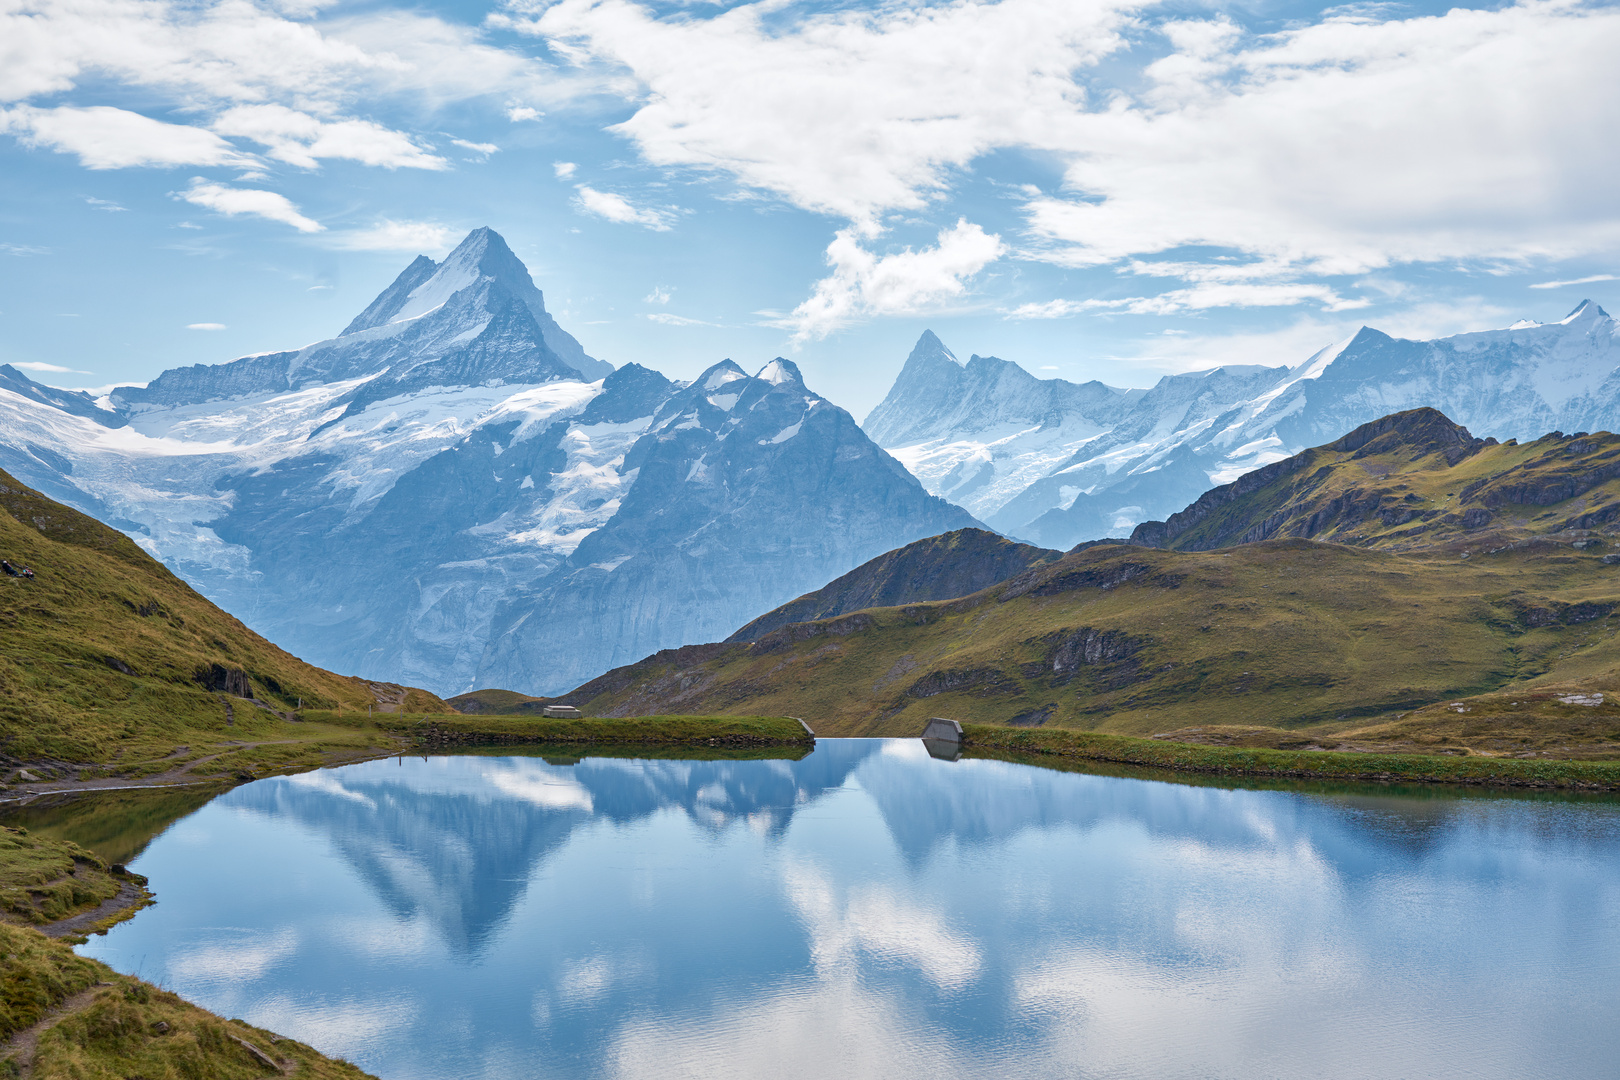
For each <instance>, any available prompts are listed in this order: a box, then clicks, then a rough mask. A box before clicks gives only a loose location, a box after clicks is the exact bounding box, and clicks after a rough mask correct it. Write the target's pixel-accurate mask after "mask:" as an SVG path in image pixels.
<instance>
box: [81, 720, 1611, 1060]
mask: <svg viewBox="0 0 1620 1080" xmlns="http://www.w3.org/2000/svg"><path fill="white" fill-rule="evenodd" d="M1617 856H1620V814H1617V813H1616V808H1615V806H1614V805H1612V804H1579V803H1559V802H1545V801H1543V802H1529V801H1504V800H1494V799H1478V798H1474V799H1449V798H1421V799H1412V798H1403V797H1398V796H1392V795H1387V794H1386V795H1379V794H1371V795H1368V794H1354V793H1349V794H1337V795H1330V796H1312V795H1301V794H1297V793H1291V792H1285V791H1252V790H1241V789H1233V788H1225V787H1218V786H1192V785H1185V784H1170V783H1162V782H1153V781H1144V780H1139V779H1129V778H1119V777H1110V776H1097V775H1086V774H1080V773H1064V772H1055V771H1051V770H1047V769H1039V768H1032V767H1030V766H1027V765H1022V764H1017V763H1009V762H1002V761H986V760H972V759H969V760H960V761H950V760H948V759H943V758H938V757H935V756H934V755H933V753H932V748H929V747H925V746H924V745H923V744H922V743H921V742H920V741H917V740H893V741H879V740H824V741H822V742H821V743H820V744H819V745H818V747H817V749H816V751H815V752H814V753H813V754H811V755H809V756H807V757H805V758H803V759H802V760H799V761H707V762H705V761H647V760H613V759H603V758H586V759H585V760H582V761H579V762H577V763H573V764H565V763H554V762H548V761H545V760H543V759H539V758H526V757H491V756H483V757H453V758H431V759H426V760H416V759H405V760H403V761H389V762H373V763H368V764H364V765H356V766H350V767H347V768H343V769H337V770H330V771H324V772H319V773H312V774H307V775H305V776H301V777H293V778H286V779H275V780H266V781H260V782H258V783H255V784H250V785H248V786H246V787H243V788H239V789H237V790H236V791H233V792H231V793H229V794H228V795H225V796H223V797H221V798H219V799H217V800H215V801H214V802H213V803H211V804H210V805H208V806H207V807H206V808H204V809H203V810H202V811H200V812H199V813H197V814H195V815H193V816H192V817H190V818H187V819H186V820H185V821H183V822H181V823H180V824H179V825H177V826H175V827H174V828H172V829H171V830H170V831H169V832H168V833H166V834H165V835H164V836H162V837H161V838H160V839H159V840H158V841H157V842H155V843H153V844H152V845H151V847H150V848H149V849H148V850H147V852H146V853H145V854H144V855H143V856H142V858H141V859H140V861H139V862H138V863H137V868H138V869H139V870H140V871H141V872H143V873H146V874H148V875H149V876H151V877H152V879H153V885H154V887H155V888H156V889H157V890H158V892H159V895H160V897H161V899H162V903H161V904H160V905H159V906H158V907H157V908H155V909H152V910H150V911H148V912H145V913H143V914H142V915H141V916H139V917H138V918H136V919H135V920H133V921H132V922H130V923H127V924H124V925H123V926H121V927H118V928H116V929H115V930H114V931H113V932H112V933H111V934H110V935H109V936H108V937H107V938H105V939H97V940H95V941H93V942H92V943H91V945H90V946H87V947H86V951H89V952H92V953H94V954H95V955H98V956H100V957H102V958H103V959H107V960H108V961H109V962H111V963H114V964H115V965H117V966H119V967H121V968H123V969H125V970H136V969H137V968H140V969H141V970H142V973H143V974H145V975H146V976H147V977H149V978H156V979H158V980H159V981H162V982H163V983H164V984H165V985H168V986H170V987H171V988H173V989H176V990H178V991H180V992H181V993H184V994H187V995H189V996H192V997H194V998H195V999H197V1000H199V1001H201V1002H203V1003H204V1004H207V1005H209V1006H210V1007H212V1008H215V1009H216V1010H218V1011H221V1012H224V1013H226V1014H227V1015H239V1016H243V1017H245V1018H247V1019H249V1020H251V1021H253V1022H254V1023H259V1024H263V1025H265V1026H268V1027H272V1028H279V1029H281V1030H284V1031H286V1032H287V1033H289V1034H293V1035H296V1036H298V1037H300V1038H303V1039H306V1040H308V1041H311V1042H313V1043H315V1044H316V1045H319V1046H321V1047H322V1048H324V1049H328V1050H330V1051H332V1052H334V1053H339V1054H343V1055H345V1056H349V1057H351V1058H352V1059H354V1060H356V1061H357V1063H359V1064H361V1065H362V1066H363V1067H365V1068H367V1069H369V1070H371V1071H373V1072H376V1073H378V1074H379V1075H381V1076H384V1077H387V1078H389V1080H394V1078H402V1080H403V1078H418V1077H421V1078H429V1077H433V1078H438V1077H466V1076H490V1077H530V1076H533V1077H551V1076H557V1077H585V1076H590V1077H595V1076H615V1077H619V1076H622V1077H642V1076H659V1077H666V1076H671V1075H673V1076H684V1075H691V1076H737V1077H757V1076H806V1077H812V1076H814V1077H824V1076H829V1075H839V1076H845V1075H847V1076H883V1077H895V1076H915V1075H925V1074H926V1075H929V1076H939V1077H956V1076H962V1077H967V1076H1009V1075H1010V1076H1093V1075H1095V1076H1105V1075H1106V1076H1144V1077H1146V1076H1151V1077H1176V1076H1188V1077H1194V1076H1196V1077H1207V1076H1234V1077H1249V1076H1259V1075H1266V1076H1328V1077H1336V1076H1343V1077H1361V1076H1503V1077H1507V1076H1512V1077H1523V1076H1568V1075H1590V1076H1596V1075H1601V1074H1603V1071H1604V1069H1605V1068H1606V1067H1607V1065H1606V1063H1607V1062H1609V1061H1612V1057H1613V1054H1614V1052H1615V1051H1616V1050H1617V1049H1620V1037H1617V1036H1616V1035H1615V1034H1614V1031H1613V1030H1612V1028H1613V1024H1612V1019H1613V1014H1614V1010H1615V1006H1616V1005H1617V1004H1620V1001H1617V995H1616V992H1615V991H1614V990H1613V989H1612V987H1611V979H1610V974H1611V972H1612V971H1613V970H1614V968H1615V964H1616V962H1617V961H1620V919H1617V918H1616V916H1617V915H1620V858H1617Z"/></svg>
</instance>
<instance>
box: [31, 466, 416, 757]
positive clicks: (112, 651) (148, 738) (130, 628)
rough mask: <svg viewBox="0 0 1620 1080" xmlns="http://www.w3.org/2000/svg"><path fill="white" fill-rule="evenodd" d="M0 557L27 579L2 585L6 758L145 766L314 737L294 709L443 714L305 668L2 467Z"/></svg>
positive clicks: (410, 697)
mask: <svg viewBox="0 0 1620 1080" xmlns="http://www.w3.org/2000/svg"><path fill="white" fill-rule="evenodd" d="M0 558H5V559H7V560H9V561H10V562H11V563H13V564H16V565H20V566H27V567H29V568H31V569H32V570H33V571H34V573H35V576H34V577H33V578H31V579H24V578H17V577H9V576H7V577H0V755H3V756H4V758H6V759H9V761H10V762H11V763H12V764H16V763H19V762H33V763H42V764H43V767H44V768H45V770H46V773H47V774H48V773H49V770H50V763H51V762H63V763H81V764H82V763H93V764H94V765H95V766H96V767H97V768H99V769H100V770H101V771H103V772H118V773H129V772H135V773H139V772H150V771H152V770H153V769H155V768H164V767H168V766H167V765H166V764H164V763H163V762H161V761H160V759H165V758H168V756H169V755H171V754H180V755H181V756H182V757H187V756H189V758H188V759H195V758H197V757H198V756H199V755H202V754H203V752H204V750H205V749H208V748H214V749H222V748H229V747H230V746H231V745H233V744H239V743H243V742H255V743H263V742H270V741H275V740H294V741H297V740H306V739H309V738H310V737H311V736H312V735H313V734H318V733H314V732H312V731H311V729H310V728H309V727H308V726H306V725H299V724H296V723H293V722H291V721H290V719H289V718H291V717H293V716H294V714H295V713H296V710H297V709H298V707H299V705H300V703H301V704H302V706H303V707H305V708H311V707H313V708H322V709H333V710H343V711H346V712H348V713H350V714H360V713H364V712H365V711H366V709H367V708H368V707H371V708H386V709H390V710H392V709H397V708H401V707H404V708H409V709H414V710H416V711H428V710H442V709H444V708H445V706H444V705H443V703H442V702H440V701H439V700H438V699H437V698H435V697H433V696H432V695H431V694H427V693H426V692H425V691H421V690H413V689H409V688H406V687H400V686H394V685H392V684H382V683H371V682H367V681H365V680H362V679H357V678H347V677H344V676H340V675H334V674H333V673H331V672H329V671H324V670H322V669H320V668H318V667H315V666H313V665H311V664H306V663H304V662H303V661H302V660H299V659H298V658H297V657H295V656H292V655H290V654H288V653H286V652H284V651H282V650H281V649H278V648H276V647H275V646H274V645H272V644H270V643H269V642H268V641H265V640H264V639H263V638H261V637H259V636H258V635H257V634H255V633H253V632H252V631H251V630H249V629H248V628H247V627H245V626H243V625H242V624H241V623H240V622H238V621H237V620H236V619H234V618H232V617H231V616H229V615H227V614H225V613H224V612H223V611H220V610H219V609H218V608H217V607H215V606H214V605H213V604H211V603H209V602H208V601H207V600H206V599H204V598H203V597H202V596H200V595H198V594H197V593H196V592H195V591H194V590H192V589H191V588H190V587H189V586H188V585H186V584H185V583H184V582H182V581H181V580H180V579H179V578H177V577H175V576H174V575H173V574H172V573H170V572H169V571H168V570H167V569H166V568H164V567H163V566H162V565H161V564H159V563H158V562H157V561H156V560H154V559H152V558H151V557H150V556H148V555H147V554H146V553H145V552H143V551H142V550H141V549H140V548H139V547H138V546H136V544H135V543H133V542H132V541H131V540H130V539H129V538H128V537H126V536H124V535H123V534H121V533H119V532H117V531H115V530H113V529H110V528H108V527H107V526H105V525H102V524H101V523H100V522H97V521H95V520H94V519H93V518H89V517H86V516H85V515H83V514H80V513H78V512H77V511H75V510H71V509H69V508H68V507H65V506H62V505H61V504H59V503H56V502H53V501H51V500H50V499H47V498H45V497H44V496H42V495H40V494H39V493H38V492H35V491H33V490H31V489H29V488H27V487H25V486H24V485H22V484H20V483H19V482H17V481H16V480H15V479H13V478H12V477H11V476H9V475H7V474H6V473H4V472H0ZM338 741H339V742H343V741H345V737H343V736H341V735H339V736H338ZM349 741H352V739H350V740H349ZM177 747H180V748H181V749H180V750H178V751H177V750H176V748H177ZM35 772H36V773H39V772H40V770H39V769H35Z"/></svg>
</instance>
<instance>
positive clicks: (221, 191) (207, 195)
mask: <svg viewBox="0 0 1620 1080" xmlns="http://www.w3.org/2000/svg"><path fill="white" fill-rule="evenodd" d="M174 197H175V198H177V199H184V200H185V201H186V202H188V203H192V204H194V205H196V206H203V207H207V208H208V209H209V210H212V211H214V212H215V213H219V214H225V215H227V216H229V217H235V216H237V215H239V214H247V215H250V216H252V217H262V218H265V219H266V220H269V221H279V222H281V223H282V224H283V225H291V226H292V227H293V228H295V229H297V230H298V231H299V232H305V233H315V232H321V231H323V230H324V229H325V228H326V226H324V225H322V224H321V223H320V222H318V221H312V220H310V219H309V218H307V217H305V216H304V215H303V214H300V213H299V212H298V207H296V206H294V205H293V203H292V201H291V200H289V199H288V198H287V197H286V196H285V195H278V194H277V193H275V192H274V191H262V190H258V189H255V188H233V187H226V186H225V185H224V184H212V183H209V182H208V181H206V180H204V179H203V178H202V177H196V178H194V179H193V180H192V181H191V186H190V187H189V188H187V189H186V190H185V191H177V192H174Z"/></svg>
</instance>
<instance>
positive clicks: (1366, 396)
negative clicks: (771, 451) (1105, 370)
mask: <svg viewBox="0 0 1620 1080" xmlns="http://www.w3.org/2000/svg"><path fill="white" fill-rule="evenodd" d="M1420 406H1432V407H1434V408H1437V409H1439V410H1440V411H1442V412H1444V413H1445V414H1446V415H1447V416H1449V417H1451V418H1452V419H1453V420H1455V421H1456V422H1457V423H1460V424H1463V425H1464V426H1466V427H1467V428H1468V429H1469V430H1471V431H1473V432H1474V433H1475V434H1477V435H1480V436H1481V437H1486V436H1489V437H1494V438H1496V439H1498V440H1504V441H1505V440H1507V439H1511V438H1518V439H1531V438H1537V437H1539V436H1541V435H1543V434H1546V433H1547V432H1548V431H1552V430H1567V431H1576V430H1580V431H1595V430H1600V429H1602V430H1614V429H1615V428H1616V426H1620V329H1617V327H1616V324H1615V321H1614V319H1613V318H1612V317H1611V316H1610V315H1609V314H1608V313H1607V312H1605V311H1604V310H1603V309H1602V308H1601V307H1599V306H1598V305H1597V304H1595V303H1592V302H1591V301H1583V302H1582V303H1581V304H1580V305H1579V306H1577V307H1576V308H1575V309H1574V310H1573V311H1571V312H1570V313H1569V315H1568V316H1566V317H1565V318H1564V319H1561V320H1559V321H1557V322H1552V323H1537V322H1531V321H1521V322H1519V323H1515V324H1514V325H1513V326H1511V327H1508V328H1506V329H1501V330H1487V331H1480V332H1474V333H1466V334H1458V335H1455V336H1452V337H1446V338H1439V339H1435V340H1431V341H1413V340H1407V339H1402V338H1394V337H1391V336H1389V335H1387V334H1384V333H1381V332H1380V331H1378V330H1375V329H1372V328H1370V327H1362V328H1360V329H1359V330H1358V331H1356V333H1355V334H1353V335H1351V336H1350V337H1349V338H1347V339H1345V340H1344V341H1341V342H1339V343H1337V344H1335V345H1332V346H1330V347H1328V348H1326V349H1323V350H1321V351H1320V352H1318V353H1316V354H1315V355H1313V356H1310V357H1308V358H1306V360H1305V361H1304V362H1302V363H1300V364H1297V365H1295V366H1292V367H1288V366H1276V367H1272V366H1262V365H1241V366H1239V365H1229V366H1226V367H1220V368H1215V369H1212V370H1209V371H1201V372H1193V373H1189V374H1182V375H1171V376H1166V377H1165V378H1163V379H1161V380H1159V382H1158V383H1157V384H1155V385H1154V386H1153V387H1151V388H1148V389H1120V388H1117V387H1112V386H1107V385H1105V384H1103V383H1101V382H1087V383H1073V382H1068V381H1066V380H1062V379H1038V378H1036V377H1035V376H1033V375H1031V374H1029V372H1027V371H1025V370H1024V369H1023V368H1021V367H1019V366H1018V365H1017V364H1015V363H1012V362H1010V361H1007V360H1002V359H998V358H996V357H982V356H973V357H971V358H970V359H969V360H968V361H967V362H966V363H965V364H964V363H962V362H961V361H960V360H958V359H957V357H956V356H955V355H954V354H953V353H952V352H951V351H950V350H949V349H948V348H947V347H946V346H945V344H944V343H943V342H942V341H941V340H940V339H939V338H938V337H937V336H936V335H935V334H933V333H932V332H925V333H924V334H923V335H922V337H921V338H920V339H919V340H918V342H917V345H916V347H915V348H914V349H913V350H912V352H911V355H910V356H909V357H908V358H907V360H906V363H905V366H904V367H903V368H902V369H901V372H900V375H899V376H898V378H897V379H896V380H895V383H894V385H893V386H892V387H891V388H890V390H889V393H888V394H887V395H886V396H885V397H884V399H883V401H882V402H881V403H879V405H878V406H877V407H876V408H875V409H873V410H872V412H871V414H870V415H868V416H867V418H866V421H865V423H864V425H863V426H864V427H865V429H866V432H867V434H869V435H871V436H872V438H873V440H874V441H876V442H877V443H878V444H879V445H880V446H882V447H883V448H884V449H886V450H888V451H889V452H890V453H891V454H893V455H894V456H895V457H896V458H897V459H899V460H900V461H901V462H902V463H904V464H905V465H906V467H907V468H908V469H909V470H910V471H911V472H912V473H913V474H915V475H916V476H917V477H918V479H920V480H921V481H922V483H923V485H924V486H925V487H926V488H927V489H928V490H929V491H930V492H932V493H933V494H935V495H939V496H941V497H942V498H947V499H950V500H951V501H953V502H955V503H958V504H960V505H961V506H962V507H964V508H965V509H967V510H968V511H969V512H971V513H972V514H974V515H975V516H976V517H978V518H980V519H981V520H983V521H985V522H986V523H988V524H989V525H990V526H991V527H992V528H994V529H997V530H998V531H1000V532H1002V533H1005V534H1006V535H1008V536H1013V537H1016V538H1018V539H1020V540H1025V541H1028V542H1030V543H1035V544H1040V545H1042V546H1045V547H1057V548H1067V547H1072V546H1073V545H1075V544H1077V543H1081V542H1084V541H1087V540H1094V539H1101V538H1104V537H1109V536H1114V537H1120V536H1126V535H1128V534H1129V533H1130V531H1131V529H1132V528H1134V527H1135V526H1136V525H1137V524H1139V523H1140V522H1142V521H1147V520H1154V519H1163V518H1165V517H1168V516H1169V515H1170V514H1172V513H1175V512H1176V511H1178V510H1180V509H1182V508H1183V507H1184V506H1186V505H1188V504H1189V503H1191V502H1192V501H1193V500H1195V499H1196V498H1197V497H1198V496H1199V495H1200V494H1202V493H1203V492H1204V491H1205V490H1207V489H1208V488H1210V487H1212V486H1218V485H1221V484H1226V483H1230V482H1231V481H1232V480H1235V479H1236V478H1237V477H1238V476H1241V475H1242V474H1243V473H1246V472H1249V471H1251V470H1253V469H1256V468H1260V467H1261V466H1264V465H1268V464H1270V463H1271V462H1273V461H1280V460H1282V459H1284V458H1287V457H1291V456H1292V455H1294V454H1296V453H1298V452H1299V451H1301V450H1303V449H1305V448H1306V447H1309V446H1316V445H1319V444H1321V443H1325V442H1329V441H1331V440H1333V439H1335V438H1338V437H1339V436H1341V435H1343V434H1344V433H1345V432H1347V431H1350V430H1352V429H1354V428H1356V427H1358V426H1360V425H1361V424H1364V423H1366V422H1368V421H1370V420H1375V419H1377V418H1379V417H1380V416H1385V415H1388V414H1389V413H1393V412H1399V411H1402V410H1405V409H1412V408H1417V407H1420Z"/></svg>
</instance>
